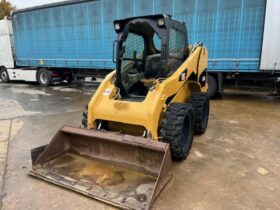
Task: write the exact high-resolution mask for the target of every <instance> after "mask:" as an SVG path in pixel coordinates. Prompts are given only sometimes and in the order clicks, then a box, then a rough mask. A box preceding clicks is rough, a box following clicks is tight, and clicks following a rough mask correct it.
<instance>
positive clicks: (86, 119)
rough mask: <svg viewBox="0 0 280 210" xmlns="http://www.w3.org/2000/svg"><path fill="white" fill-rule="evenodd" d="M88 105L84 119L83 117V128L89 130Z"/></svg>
mask: <svg viewBox="0 0 280 210" xmlns="http://www.w3.org/2000/svg"><path fill="white" fill-rule="evenodd" d="M87 121H88V105H86V107H85V109H84V112H83V117H82V128H87V127H88V123H87Z"/></svg>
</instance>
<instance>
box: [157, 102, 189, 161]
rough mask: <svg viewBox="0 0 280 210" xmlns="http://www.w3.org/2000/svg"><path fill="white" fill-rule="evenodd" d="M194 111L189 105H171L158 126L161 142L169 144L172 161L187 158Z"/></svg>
mask: <svg viewBox="0 0 280 210" xmlns="http://www.w3.org/2000/svg"><path fill="white" fill-rule="evenodd" d="M193 135H194V111H193V108H192V105H191V104H188V103H187V104H184V103H173V104H171V105H170V106H169V107H168V108H167V110H166V112H165V113H164V117H163V119H162V122H161V126H160V136H161V137H162V138H163V140H162V141H163V142H166V143H169V145H170V150H171V156H172V159H173V160H184V159H186V158H187V156H188V154H189V152H190V150H191V147H192V142H193Z"/></svg>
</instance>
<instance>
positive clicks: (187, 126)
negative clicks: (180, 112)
mask: <svg viewBox="0 0 280 210" xmlns="http://www.w3.org/2000/svg"><path fill="white" fill-rule="evenodd" d="M191 121H192V120H191V116H190V114H187V115H186V116H185V119H184V124H183V136H182V140H181V141H182V144H183V145H184V146H183V149H184V151H187V150H188V145H191V144H190V143H191V141H192V135H191V133H192V122H191Z"/></svg>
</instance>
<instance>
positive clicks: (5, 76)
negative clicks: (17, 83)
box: [1, 71, 8, 82]
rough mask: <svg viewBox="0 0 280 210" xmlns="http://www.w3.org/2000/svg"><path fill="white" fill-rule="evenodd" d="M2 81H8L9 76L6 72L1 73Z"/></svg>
mask: <svg viewBox="0 0 280 210" xmlns="http://www.w3.org/2000/svg"><path fill="white" fill-rule="evenodd" d="M1 79H2V80H3V81H4V82H6V81H7V80H8V74H7V72H6V71H2V73H1Z"/></svg>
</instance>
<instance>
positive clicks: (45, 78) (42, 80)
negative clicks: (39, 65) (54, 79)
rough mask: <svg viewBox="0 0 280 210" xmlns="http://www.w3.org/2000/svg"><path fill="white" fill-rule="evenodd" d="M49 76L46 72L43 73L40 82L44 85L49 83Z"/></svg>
mask: <svg viewBox="0 0 280 210" xmlns="http://www.w3.org/2000/svg"><path fill="white" fill-rule="evenodd" d="M48 80H49V79H48V75H47V73H46V72H42V73H41V74H40V81H41V83H43V84H47V83H48Z"/></svg>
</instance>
